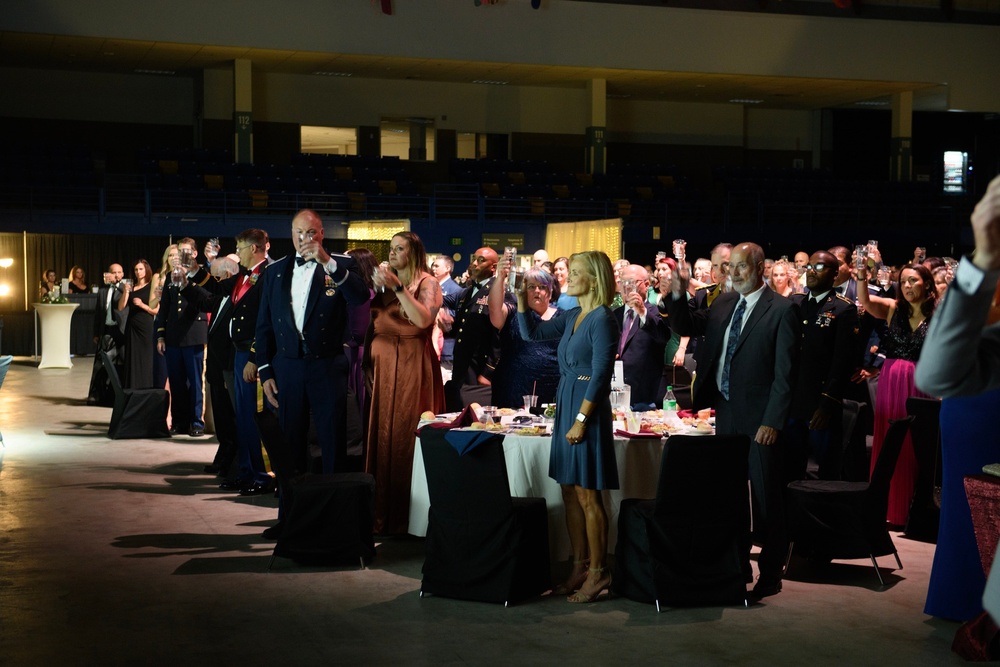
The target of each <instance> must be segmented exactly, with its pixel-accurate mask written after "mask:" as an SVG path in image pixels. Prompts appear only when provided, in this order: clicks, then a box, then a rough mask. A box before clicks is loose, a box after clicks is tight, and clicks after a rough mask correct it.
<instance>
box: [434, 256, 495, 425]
mask: <svg viewBox="0 0 1000 667" xmlns="http://www.w3.org/2000/svg"><path fill="white" fill-rule="evenodd" d="M498 259H499V257H498V256H497V253H496V251H495V250H493V249H492V248H480V249H479V250H477V251H476V252H475V254H474V255H473V256H472V261H471V262H470V263H469V281H470V282H469V285H468V286H467V287H466V288H465V289H463V290H462V291H461V292H460V293H459V294H458V295H452V296H446V297H445V298H444V307H445V308H453V309H454V310H455V322H454V324H453V325H452V331H454V332H455V350H454V361H453V365H452V373H451V380H449V381H448V383H447V384H445V386H444V397H445V406H446V408H447V409H448V411H449V412H457V411H459V410H462V409H463V408H464V407H465V406H466V405H468V404H469V403H472V402H477V403H481V404H483V405H488V404H489V403H490V402H491V396H492V391H493V390H492V388H491V384H492V382H491V379H492V377H493V371H494V370H496V365H497V361H498V360H499V359H500V333H499V332H498V331H497V330H496V328H495V327H494V326H493V325H492V324H490V308H489V303H488V297H489V293H490V287H491V286H492V285H493V280H494V278H495V277H496V276H495V274H496V268H497V260H498Z"/></svg>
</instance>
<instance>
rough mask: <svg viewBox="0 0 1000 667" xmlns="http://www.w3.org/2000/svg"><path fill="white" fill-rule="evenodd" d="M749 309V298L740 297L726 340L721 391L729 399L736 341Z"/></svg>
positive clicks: (738, 338)
mask: <svg viewBox="0 0 1000 667" xmlns="http://www.w3.org/2000/svg"><path fill="white" fill-rule="evenodd" d="M746 309H747V300H746V299H744V298H742V297H740V303H739V305H738V306H736V313H735V314H734V315H733V324H732V326H731V327H730V328H729V340H728V341H727V342H726V358H725V361H724V362H723V363H722V386H721V387H719V391H720V392H722V397H723V398H724V399H726V400H727V401H728V400H729V371H730V366H732V363H733V354H734V353H735V352H736V343H737V342H739V340H740V330H741V329H742V328H743V313H745V312H746Z"/></svg>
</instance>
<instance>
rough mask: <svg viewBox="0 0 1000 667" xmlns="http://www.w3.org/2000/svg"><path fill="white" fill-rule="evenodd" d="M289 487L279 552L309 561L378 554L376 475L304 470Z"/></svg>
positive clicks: (340, 560) (347, 559)
mask: <svg viewBox="0 0 1000 667" xmlns="http://www.w3.org/2000/svg"><path fill="white" fill-rule="evenodd" d="M283 488H284V489H285V494H286V496H285V498H284V503H285V518H284V519H283V520H282V531H281V536H280V537H279V538H278V543H277V544H275V545H274V556H280V557H282V558H291V559H292V560H294V561H295V562H297V563H302V564H304V565H321V564H322V565H326V564H347V563H359V562H360V561H364V562H369V561H371V560H372V559H373V558H374V557H375V539H374V537H373V535H372V525H373V524H374V521H375V478H374V477H372V476H371V475H369V474H367V473H361V472H358V473H343V474H333V475H301V476H299V477H296V478H294V479H292V480H290V481H289V483H288V484H286V485H285V486H284V487H283Z"/></svg>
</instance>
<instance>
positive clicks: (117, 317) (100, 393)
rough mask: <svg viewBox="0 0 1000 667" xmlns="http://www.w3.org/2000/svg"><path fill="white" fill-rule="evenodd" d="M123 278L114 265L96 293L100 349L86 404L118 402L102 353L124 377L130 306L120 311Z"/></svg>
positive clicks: (119, 374)
mask: <svg viewBox="0 0 1000 667" xmlns="http://www.w3.org/2000/svg"><path fill="white" fill-rule="evenodd" d="M124 277H125V272H124V271H123V270H122V265H121V264H112V265H111V266H109V267H108V271H107V273H105V274H104V286H102V287H101V289H100V290H99V291H98V293H97V312H96V313H95V314H94V344H95V345H96V346H97V354H96V355H95V356H94V370H93V371H92V372H91V374H90V389H89V391H88V392H87V405H103V406H106V407H110V406H113V405H114V403H115V396H114V391H113V390H112V389H111V385H110V384H109V381H108V374H107V371H106V370H105V368H104V362H103V361H101V354H100V353H101V352H107V354H108V357H110V358H111V361H112V362H113V363H114V365H115V367H116V368H118V369H119V372H118V377H120V378H124V377H125V362H124V359H125V321H126V320H127V319H128V306H126V307H125V308H123V309H121V310H118V301H119V300H120V299H121V296H122V288H121V286H122V278H124Z"/></svg>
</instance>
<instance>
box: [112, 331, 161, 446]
mask: <svg viewBox="0 0 1000 667" xmlns="http://www.w3.org/2000/svg"><path fill="white" fill-rule="evenodd" d="M99 354H100V355H101V361H102V362H103V364H104V370H105V371H106V372H107V374H108V381H109V382H110V383H111V388H112V389H113V390H114V392H115V405H114V407H113V408H112V409H111V424H109V425H108V437H109V438H111V439H112V440H124V439H129V438H169V437H170V430H169V429H168V428H167V410H168V409H169V407H170V395H169V394H168V393H167V390H166V389H123V388H122V383H121V380H120V379H119V378H118V371H117V370H116V369H115V365H114V363H113V362H112V361H111V359H110V357H108V353H107V352H105V351H103V350H101V351H100V352H99Z"/></svg>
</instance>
